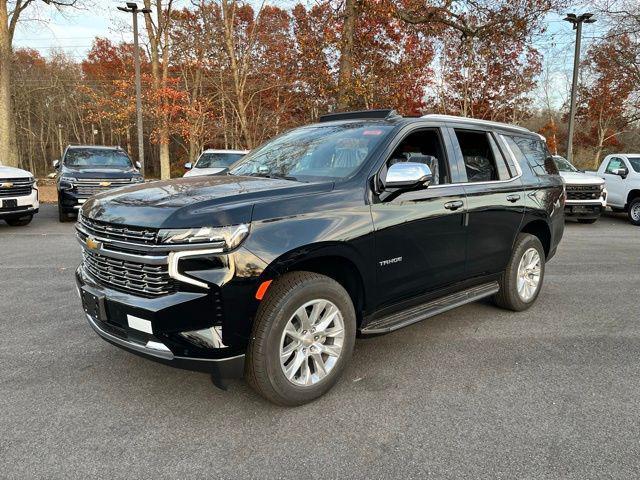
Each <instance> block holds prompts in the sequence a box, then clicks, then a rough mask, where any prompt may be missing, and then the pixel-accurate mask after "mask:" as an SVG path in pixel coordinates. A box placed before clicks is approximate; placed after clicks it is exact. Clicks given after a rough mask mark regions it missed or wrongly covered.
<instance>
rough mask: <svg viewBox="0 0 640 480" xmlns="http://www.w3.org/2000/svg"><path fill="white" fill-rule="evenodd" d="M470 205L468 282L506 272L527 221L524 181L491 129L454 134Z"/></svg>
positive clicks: (467, 129) (452, 130) (457, 130)
mask: <svg viewBox="0 0 640 480" xmlns="http://www.w3.org/2000/svg"><path fill="white" fill-rule="evenodd" d="M449 134H450V136H451V139H452V143H453V145H454V151H455V154H456V158H457V160H458V162H459V170H461V171H462V173H463V176H464V180H463V181H464V192H465V195H466V199H467V211H466V213H465V216H466V218H465V223H466V224H467V263H466V277H468V278H474V277H481V276H485V275H489V274H494V273H497V272H501V271H502V270H504V269H505V267H506V265H507V262H508V261H509V258H510V257H511V250H512V248H513V242H514V239H515V236H516V234H517V232H518V231H519V229H520V224H521V222H522V219H523V217H524V209H525V198H524V196H525V194H524V189H523V186H522V181H521V178H520V177H521V175H520V173H519V170H518V169H517V167H516V166H515V164H514V163H513V162H509V163H508V162H507V158H506V152H503V151H502V150H501V149H500V147H499V146H498V142H497V140H496V137H495V134H494V133H493V132H492V131H491V130H488V129H483V128H473V127H469V126H466V125H465V126H464V127H463V128H462V127H461V128H456V127H454V128H450V129H449Z"/></svg>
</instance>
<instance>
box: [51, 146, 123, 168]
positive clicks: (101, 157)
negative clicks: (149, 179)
mask: <svg viewBox="0 0 640 480" xmlns="http://www.w3.org/2000/svg"><path fill="white" fill-rule="evenodd" d="M64 164H65V165H66V166H68V167H107V168H127V167H131V160H130V159H129V156H128V155H127V154H126V153H124V152H123V151H122V150H111V149H106V148H72V149H69V150H67V154H66V155H65V157H64Z"/></svg>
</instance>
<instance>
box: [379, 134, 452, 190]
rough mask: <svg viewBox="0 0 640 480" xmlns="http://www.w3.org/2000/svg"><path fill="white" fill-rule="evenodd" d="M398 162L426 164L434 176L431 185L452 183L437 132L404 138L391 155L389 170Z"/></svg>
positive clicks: (410, 135)
mask: <svg viewBox="0 0 640 480" xmlns="http://www.w3.org/2000/svg"><path fill="white" fill-rule="evenodd" d="M398 162H420V163H424V164H426V165H427V166H428V167H429V169H430V170H431V173H432V175H433V180H431V185H441V184H445V183H450V182H451V180H450V178H451V177H450V176H449V165H448V163H447V159H446V157H445V155H444V149H443V148H442V141H441V140H440V134H439V133H438V131H437V130H432V129H425V130H418V131H417V132H412V133H410V134H409V135H407V136H406V137H404V138H403V139H402V141H401V142H400V144H399V145H398V146H397V147H396V148H395V150H394V151H393V153H392V154H391V157H390V158H389V161H388V162H387V168H388V167H390V166H391V165H393V164H394V163H398Z"/></svg>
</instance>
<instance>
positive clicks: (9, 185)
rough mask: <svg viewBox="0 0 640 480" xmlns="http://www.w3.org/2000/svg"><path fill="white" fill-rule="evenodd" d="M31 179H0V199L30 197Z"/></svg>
mask: <svg viewBox="0 0 640 480" xmlns="http://www.w3.org/2000/svg"><path fill="white" fill-rule="evenodd" d="M32 189H33V180H32V179H31V178H28V177H27V178H0V197H23V196H25V195H31V190H32Z"/></svg>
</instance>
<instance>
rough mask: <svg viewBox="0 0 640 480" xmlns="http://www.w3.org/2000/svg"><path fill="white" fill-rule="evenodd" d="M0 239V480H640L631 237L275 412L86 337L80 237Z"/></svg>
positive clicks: (415, 329) (612, 231)
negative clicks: (515, 302) (532, 290)
mask: <svg viewBox="0 0 640 480" xmlns="http://www.w3.org/2000/svg"><path fill="white" fill-rule="evenodd" d="M56 214H57V212H56V210H55V205H44V206H43V207H42V209H41V212H40V213H39V214H38V215H37V217H36V218H35V219H34V221H33V222H32V223H31V225H29V226H27V227H22V228H11V227H8V226H6V225H5V224H4V223H3V222H0V223H2V225H0V338H1V339H2V340H1V341H0V477H2V478H20V479H22V478H64V479H72V478H80V479H85V478H88V477H96V478H98V477H99V478H152V477H155V478H224V479H226V478H268V479H270V478H323V479H328V478H366V479H378V478H380V479H387V478H472V479H476V478H562V479H567V478H575V479H586V478H621V479H629V478H638V477H639V476H640V456H639V454H640V408H639V407H640V401H639V400H638V399H639V398H640V309H639V308H638V307H639V302H638V287H639V286H640V268H639V267H640V228H638V227H634V226H632V225H630V224H629V223H628V222H627V221H626V219H625V217H624V216H622V215H613V214H610V215H607V216H605V217H604V218H602V219H600V220H599V221H598V222H597V223H596V224H594V225H581V224H577V223H573V222H570V223H568V224H567V228H566V231H565V237H564V239H563V241H562V243H561V245H560V248H559V250H558V253H557V255H556V257H555V258H554V259H553V260H552V261H551V262H550V263H549V264H548V266H547V274H546V278H545V283H544V287H543V290H542V292H541V294H540V297H539V298H538V301H537V303H536V304H535V305H534V306H533V307H532V308H531V309H530V310H528V311H526V312H522V313H513V312H507V311H503V310H500V309H498V308H496V307H494V306H492V305H491V304H490V303H488V302H478V303H474V304H470V305H467V306H464V307H461V308H459V309H457V310H453V311H450V312H448V313H445V314H442V315H439V316H437V317H434V318H432V319H429V320H426V321H424V322H421V323H418V324H415V325H413V326H411V327H408V328H405V329H402V330H399V331H397V332H395V333H393V334H390V335H386V336H382V337H376V338H372V339H363V340H359V341H357V342H356V349H355V353H354V358H353V360H352V362H351V365H350V367H349V368H348V369H347V370H346V372H345V375H344V376H343V378H342V379H341V381H340V382H339V383H338V384H337V385H336V387H335V388H334V389H333V390H332V391H330V392H329V393H328V394H327V395H326V396H324V397H323V398H321V399H319V400H317V401H316V402H314V403H312V404H309V405H305V406H302V407H299V408H294V409H291V408H289V409H287V408H281V407H276V406H274V405H271V404H269V403H267V402H265V401H264V400H263V399H262V398H261V397H259V396H258V395H256V394H255V393H254V392H253V391H252V390H251V389H250V388H249V387H248V386H247V385H246V384H245V383H244V381H242V380H238V381H234V382H232V383H231V385H230V386H229V389H228V390H227V391H222V390H219V389H217V388H216V387H214V386H213V384H212V383H211V381H210V378H209V377H208V376H207V375H205V374H201V373H194V372H188V371H182V370H177V369H173V368H171V367H168V366H164V365H160V364H156V363H154V362H151V361H149V360H146V359H143V358H139V357H136V356H134V355H131V354H129V353H126V352H124V351H122V350H120V349H118V348H116V347H113V346H111V345H110V344H108V343H106V342H104V341H103V340H101V339H100V338H98V337H97V336H96V335H95V334H94V332H93V331H92V330H91V328H90V327H89V325H88V324H87V323H86V320H85V319H84V317H83V314H82V310H81V308H80V303H79V300H78V298H77V295H76V292H75V287H74V279H73V272H74V269H75V267H76V265H77V264H78V263H79V261H80V248H79V246H78V245H77V243H76V241H75V239H74V235H73V224H61V223H58V221H57V215H56Z"/></svg>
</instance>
